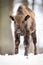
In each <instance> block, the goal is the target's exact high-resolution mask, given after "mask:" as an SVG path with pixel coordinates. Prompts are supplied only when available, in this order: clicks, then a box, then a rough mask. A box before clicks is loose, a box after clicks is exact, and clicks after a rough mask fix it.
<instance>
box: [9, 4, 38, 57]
mask: <svg viewBox="0 0 43 65" xmlns="http://www.w3.org/2000/svg"><path fill="white" fill-rule="evenodd" d="M10 18H11V19H12V20H13V21H14V25H15V32H14V33H15V54H17V53H18V48H19V44H20V35H23V36H24V47H25V53H24V55H26V56H27V55H28V49H29V44H30V42H29V36H30V35H31V37H32V40H33V44H34V54H35V55H36V54H37V48H36V42H37V39H36V23H35V14H34V12H33V11H32V10H31V9H30V8H28V7H26V6H24V5H21V6H19V8H18V10H17V13H16V15H15V16H12V15H10Z"/></svg>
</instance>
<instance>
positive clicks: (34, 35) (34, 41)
mask: <svg viewBox="0 0 43 65" xmlns="http://www.w3.org/2000/svg"><path fill="white" fill-rule="evenodd" d="M31 35H32V39H33V43H34V54H35V55H36V54H37V47H36V42H37V39H36V31H35V32H34V33H32V34H31Z"/></svg>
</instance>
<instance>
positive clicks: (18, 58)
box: [0, 54, 43, 65]
mask: <svg viewBox="0 0 43 65" xmlns="http://www.w3.org/2000/svg"><path fill="white" fill-rule="evenodd" d="M0 65H43V54H41V55H40V54H38V55H33V54H29V55H28V57H26V56H23V55H19V54H18V55H12V56H11V55H10V56H8V55H7V54H6V55H5V56H1V55H0Z"/></svg>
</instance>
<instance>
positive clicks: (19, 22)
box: [10, 15, 30, 34]
mask: <svg viewBox="0 0 43 65" xmlns="http://www.w3.org/2000/svg"><path fill="white" fill-rule="evenodd" d="M29 17H30V16H29V15H26V16H23V15H16V16H10V18H11V19H12V20H13V21H14V25H15V30H16V33H20V34H24V32H25V29H26V27H27V20H28V19H29Z"/></svg>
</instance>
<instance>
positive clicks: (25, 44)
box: [24, 34, 29, 56]
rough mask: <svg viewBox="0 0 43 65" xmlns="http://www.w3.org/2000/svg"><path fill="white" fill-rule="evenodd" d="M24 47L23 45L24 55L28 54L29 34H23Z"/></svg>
mask: <svg viewBox="0 0 43 65" xmlns="http://www.w3.org/2000/svg"><path fill="white" fill-rule="evenodd" d="M24 47H25V53H24V55H26V56H28V49H29V34H26V35H25V36H24Z"/></svg>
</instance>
